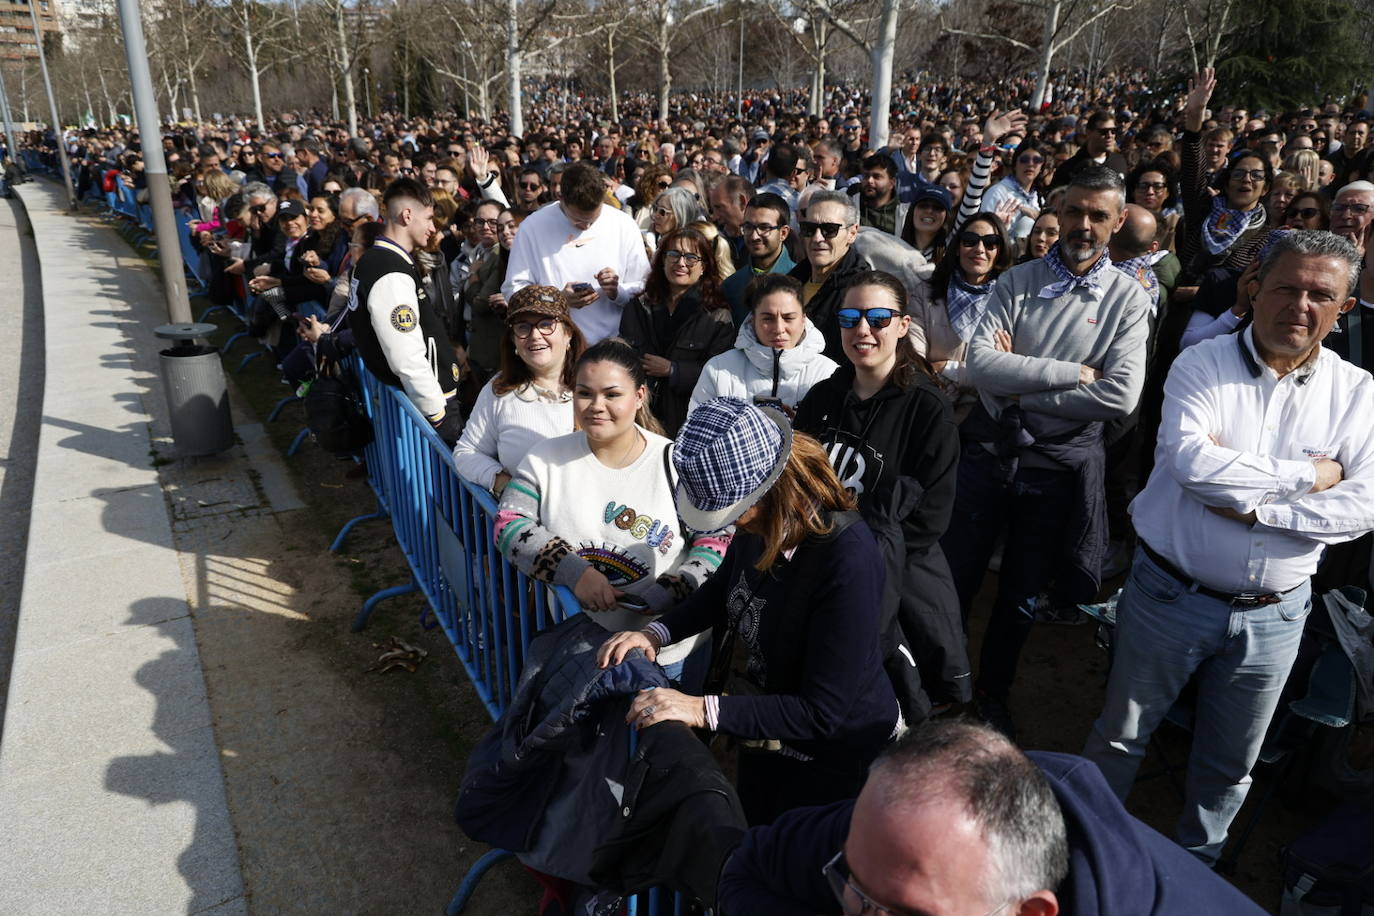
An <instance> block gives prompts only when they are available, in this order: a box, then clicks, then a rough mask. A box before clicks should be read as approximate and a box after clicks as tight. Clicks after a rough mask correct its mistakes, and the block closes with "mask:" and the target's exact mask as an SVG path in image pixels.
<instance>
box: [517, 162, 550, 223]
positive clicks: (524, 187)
mask: <svg viewBox="0 0 1374 916" xmlns="http://www.w3.org/2000/svg"><path fill="white" fill-rule="evenodd" d="M547 190H548V189H547V187H545V185H544V178H543V176H542V175H540V174H539V171H538V170H537V169H532V168H525V169H522V170H521V171H520V177H519V178H518V179H516V185H515V205H516V206H517V207H519V208H520V209H521V210H529V211H531V212H533V211H535V210H538V209H539V208H540V206H542V205H543V203H544V201H545V199H546V198H545V195H544V192H545V191H547Z"/></svg>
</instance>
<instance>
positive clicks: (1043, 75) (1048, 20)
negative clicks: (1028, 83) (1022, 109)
mask: <svg viewBox="0 0 1374 916" xmlns="http://www.w3.org/2000/svg"><path fill="white" fill-rule="evenodd" d="M1060 6H1062V3H1061V0H1049V3H1048V4H1047V5H1046V6H1045V28H1044V30H1043V31H1042V32H1041V33H1040V34H1041V38H1040V72H1039V73H1037V74H1036V75H1035V95H1033V96H1031V103H1030V107H1031V113H1032V114H1034V113H1035V112H1038V111H1039V110H1040V106H1041V105H1043V104H1045V90H1046V88H1048V87H1049V83H1050V65H1051V64H1053V63H1054V51H1055V48H1054V36H1055V33H1056V32H1058V31H1059V8H1060Z"/></svg>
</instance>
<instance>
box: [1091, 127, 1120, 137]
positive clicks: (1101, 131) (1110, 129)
mask: <svg viewBox="0 0 1374 916" xmlns="http://www.w3.org/2000/svg"><path fill="white" fill-rule="evenodd" d="M1093 129H1094V130H1096V131H1097V132H1098V133H1099V134H1107V135H1109V136H1116V131H1117V129H1116V128H1115V127H1096V128H1093Z"/></svg>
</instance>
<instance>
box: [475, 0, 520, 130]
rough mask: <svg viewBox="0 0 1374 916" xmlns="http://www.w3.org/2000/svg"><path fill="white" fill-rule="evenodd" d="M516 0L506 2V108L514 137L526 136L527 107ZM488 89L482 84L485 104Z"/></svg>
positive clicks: (483, 107)
mask: <svg viewBox="0 0 1374 916" xmlns="http://www.w3.org/2000/svg"><path fill="white" fill-rule="evenodd" d="M518 12H519V11H518V10H517V8H516V0H506V106H507V107H508V108H509V109H510V132H511V135H512V136H516V137H524V136H525V106H524V98H523V96H522V95H521V93H520V64H521V57H522V56H523V55H522V53H521V51H520V29H519V17H518ZM486 92H487V87H486V83H485V82H484V83H483V84H482V96H483V99H484V102H485V97H486ZM482 117H487V110H486V105H485V104H483V106H482Z"/></svg>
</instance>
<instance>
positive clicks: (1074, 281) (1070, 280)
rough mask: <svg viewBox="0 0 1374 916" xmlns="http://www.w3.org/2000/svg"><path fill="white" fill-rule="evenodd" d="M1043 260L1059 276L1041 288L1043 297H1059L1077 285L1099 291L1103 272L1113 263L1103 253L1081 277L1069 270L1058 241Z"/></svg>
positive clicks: (1092, 291) (1093, 291)
mask: <svg viewBox="0 0 1374 916" xmlns="http://www.w3.org/2000/svg"><path fill="white" fill-rule="evenodd" d="M1041 260H1043V261H1044V262H1045V263H1046V264H1048V265H1049V266H1050V269H1051V270H1053V271H1054V275H1055V276H1056V277H1058V278H1059V279H1057V280H1056V281H1055V282H1053V283H1051V284H1049V285H1048V286H1046V287H1044V288H1043V289H1041V290H1040V298H1041V299H1058V298H1059V297H1060V296H1063V295H1064V294H1066V293H1068V292H1069V291H1070V290H1073V289H1075V288H1076V287H1082V288H1083V289H1086V290H1088V291H1089V292H1091V293H1095V292H1097V290H1098V289H1099V288H1100V287H1101V286H1102V276H1103V274H1102V272H1103V271H1104V270H1106V269H1107V268H1108V267H1109V266H1110V265H1111V263H1112V262H1111V259H1110V258H1108V257H1106V256H1105V255H1101V256H1099V257H1098V259H1097V263H1095V264H1093V266H1092V267H1091V268H1090V269H1089V270H1088V272H1087V273H1085V274H1083V275H1082V276H1081V277H1080V276H1078V275H1077V274H1075V273H1074V272H1073V271H1071V270H1069V266H1068V265H1067V264H1065V263H1064V257H1063V256H1062V255H1061V254H1060V253H1059V243H1058V242H1055V243H1054V245H1053V247H1051V248H1050V250H1049V252H1048V253H1047V254H1046V255H1045V257H1044V258H1042V259H1041Z"/></svg>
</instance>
